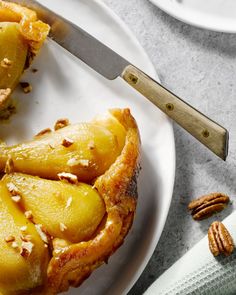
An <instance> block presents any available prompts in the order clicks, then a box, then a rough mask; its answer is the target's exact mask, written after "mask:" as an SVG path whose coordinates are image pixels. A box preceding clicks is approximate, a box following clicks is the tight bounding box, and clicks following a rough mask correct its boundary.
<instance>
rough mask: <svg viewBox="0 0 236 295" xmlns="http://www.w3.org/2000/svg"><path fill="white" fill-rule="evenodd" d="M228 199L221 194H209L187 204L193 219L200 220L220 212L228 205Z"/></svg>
mask: <svg viewBox="0 0 236 295" xmlns="http://www.w3.org/2000/svg"><path fill="white" fill-rule="evenodd" d="M229 200H230V199H229V197H228V196H227V195H225V194H222V193H211V194H209V195H204V196H202V197H200V198H198V199H196V200H193V201H192V202H190V203H189V205H188V209H189V210H191V211H192V212H191V214H192V216H193V219H195V220H202V219H204V218H208V217H210V216H212V215H213V214H214V213H217V212H220V211H222V210H223V209H224V208H225V207H226V206H227V204H228V203H229Z"/></svg>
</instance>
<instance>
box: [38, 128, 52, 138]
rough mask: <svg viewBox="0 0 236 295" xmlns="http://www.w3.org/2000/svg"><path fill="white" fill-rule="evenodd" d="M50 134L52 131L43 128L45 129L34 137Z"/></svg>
mask: <svg viewBox="0 0 236 295" xmlns="http://www.w3.org/2000/svg"><path fill="white" fill-rule="evenodd" d="M51 132H52V130H51V129H50V128H45V129H43V130H41V131H40V132H39V133H37V134H36V135H35V136H34V137H35V138H37V137H39V136H42V135H45V134H48V133H51Z"/></svg>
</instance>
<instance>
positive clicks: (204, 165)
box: [104, 0, 236, 295]
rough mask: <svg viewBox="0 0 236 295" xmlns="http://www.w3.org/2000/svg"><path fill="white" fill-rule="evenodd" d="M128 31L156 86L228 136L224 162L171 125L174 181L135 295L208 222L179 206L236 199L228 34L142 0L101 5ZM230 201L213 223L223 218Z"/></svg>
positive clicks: (235, 44)
mask: <svg viewBox="0 0 236 295" xmlns="http://www.w3.org/2000/svg"><path fill="white" fill-rule="evenodd" d="M104 2H105V3H106V4H107V5H108V6H110V7H111V8H112V9H113V10H114V11H115V12H116V13H117V14H118V15H119V16H120V17H121V18H122V19H123V20H124V22H125V23H126V24H127V25H128V26H129V27H130V29H131V30H132V31H133V32H134V34H135V35H136V37H137V39H138V40H139V42H140V43H141V44H142V46H143V47H144V48H145V50H146V51H147V53H148V54H149V56H150V59H151V60H152V62H153V64H154V65H155V67H156V70H157V72H158V74H159V77H160V79H161V81H162V83H163V84H164V85H165V86H167V87H168V88H169V89H171V90H173V91H174V92H175V93H177V94H178V95H180V96H181V97H183V98H185V100H187V101H188V102H190V103H191V104H192V105H194V106H195V107H197V108H198V109H200V110H201V111H203V112H204V113H205V114H207V115H209V116H210V117H211V118H212V119H214V120H216V121H217V122H219V123H221V124H222V125H223V126H225V127H226V128H227V129H228V130H229V132H230V150H229V157H228V160H227V162H226V163H224V162H223V161H221V160H220V159H218V158H217V157H215V156H214V155H213V154H211V153H210V152H208V151H207V150H206V149H205V148H204V147H203V146H202V145H200V144H198V143H197V142H196V140H195V139H193V138H192V137H191V136H190V135H188V134H187V133H186V132H185V131H183V130H182V129H181V128H179V127H178V126H176V125H175V126H174V130H175V138H176V153H177V163H176V164H177V165H176V181H175V187H174V193H173V200H172V204H171V207H170V211H169V215H168V219H167V222H166V225H165V229H164V231H163V234H162V237H161V239H160V242H159V244H158V246H157V247H156V250H155V253H154V255H153V256H152V259H151V260H150V262H149V264H148V266H147V268H146V269H145V271H144V272H143V274H142V276H141V277H140V279H139V280H138V282H137V283H136V285H135V286H134V287H133V288H132V290H131V291H130V293H129V295H131V294H132V295H133V294H135V295H140V294H142V293H143V292H144V291H145V290H146V289H147V288H148V286H149V285H150V284H151V283H152V282H153V281H154V280H155V279H156V278H157V277H159V276H160V275H161V274H162V273H163V272H164V271H165V270H166V269H168V268H169V267H170V266H171V265H172V264H173V263H174V262H175V261H176V260H178V259H179V258H180V257H181V256H182V255H183V254H184V253H186V252H187V251H188V249H189V248H191V247H192V246H193V245H194V244H195V243H196V242H197V241H199V240H200V239H201V238H202V237H203V236H204V235H205V234H206V232H207V229H208V226H209V225H210V223H211V222H212V221H213V219H212V218H211V219H208V220H206V221H203V222H201V223H198V222H194V221H192V218H191V217H190V216H189V214H188V212H187V210H186V207H187V204H188V203H189V201H190V200H191V199H192V198H194V197H197V196H199V195H201V194H205V193H207V192H212V191H222V192H225V193H227V194H229V195H230V196H231V198H232V200H233V201H234V200H235V197H236V35H230V34H221V33H214V32H210V31H204V30H200V29H197V28H194V27H191V26H189V25H186V24H183V23H181V22H179V21H177V20H175V19H173V18H172V17H170V16H168V15H166V14H165V13H164V12H162V11H161V10H159V9H158V8H156V7H155V6H154V5H152V4H151V3H150V2H148V0H129V1H126V0H120V1H117V0H104ZM233 209H234V204H232V205H231V206H229V207H228V208H227V210H225V211H224V212H223V213H221V214H218V215H217V216H216V217H214V219H215V218H218V219H220V220H221V219H223V218H224V217H225V216H227V215H228V214H229V213H230V212H231V211H232V210H233Z"/></svg>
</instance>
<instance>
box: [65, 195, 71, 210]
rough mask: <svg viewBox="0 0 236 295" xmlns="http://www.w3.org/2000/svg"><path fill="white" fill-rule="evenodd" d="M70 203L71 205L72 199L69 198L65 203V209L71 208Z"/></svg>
mask: <svg viewBox="0 0 236 295" xmlns="http://www.w3.org/2000/svg"><path fill="white" fill-rule="evenodd" d="M71 203H72V197H69V199H68V200H67V202H66V209H67V208H69V207H70V206H71Z"/></svg>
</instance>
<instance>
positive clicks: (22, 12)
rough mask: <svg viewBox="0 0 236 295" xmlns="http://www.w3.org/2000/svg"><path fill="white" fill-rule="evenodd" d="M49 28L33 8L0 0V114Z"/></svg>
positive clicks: (5, 114) (5, 111) (6, 106)
mask: <svg viewBox="0 0 236 295" xmlns="http://www.w3.org/2000/svg"><path fill="white" fill-rule="evenodd" d="M49 30H50V27H49V26H48V25H47V24H45V23H43V22H42V21H40V20H38V19H37V15H36V13H35V12H34V11H32V10H30V9H28V8H25V7H22V6H19V5H17V4H15V3H9V2H5V1H2V0H0V44H1V46H0V117H7V108H8V106H9V103H10V95H11V92H12V91H13V90H14V88H15V87H16V85H17V84H18V82H19V79H20V77H21V75H22V73H23V71H24V70H25V69H26V68H27V67H29V65H30V63H31V61H32V59H33V57H34V56H35V55H36V54H37V53H38V52H39V50H40V48H41V46H42V44H43V42H44V40H45V39H46V37H47V35H48V33H49Z"/></svg>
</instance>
